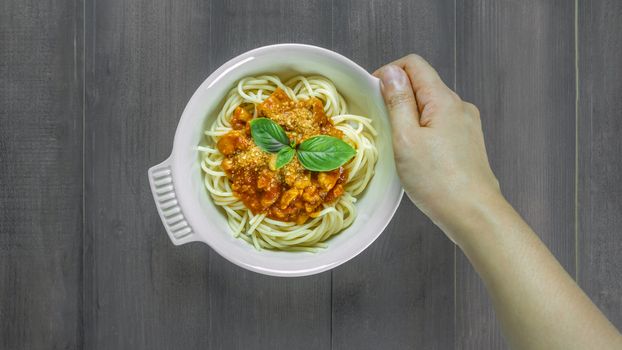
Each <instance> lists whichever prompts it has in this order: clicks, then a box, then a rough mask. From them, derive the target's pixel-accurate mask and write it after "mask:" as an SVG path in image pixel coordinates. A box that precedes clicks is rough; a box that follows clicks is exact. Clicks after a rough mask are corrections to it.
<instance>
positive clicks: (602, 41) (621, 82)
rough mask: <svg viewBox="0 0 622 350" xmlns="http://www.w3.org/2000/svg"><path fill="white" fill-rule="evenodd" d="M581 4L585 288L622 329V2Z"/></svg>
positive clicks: (581, 244)
mask: <svg viewBox="0 0 622 350" xmlns="http://www.w3.org/2000/svg"><path fill="white" fill-rule="evenodd" d="M579 4H580V6H579V18H578V24H579V27H578V30H579V42H578V47H579V84H580V85H579V92H580V94H579V123H578V126H579V130H578V131H579V134H578V135H579V145H580V147H579V155H578V156H579V198H578V199H579V203H578V205H579V207H578V208H579V242H578V243H579V244H578V248H579V251H578V253H579V256H578V264H579V285H580V286H581V287H582V288H584V290H585V292H586V293H587V294H588V295H589V296H590V298H592V300H593V301H594V303H595V304H596V305H597V306H599V307H600V308H601V310H602V311H603V312H604V313H605V314H606V315H607V316H608V317H609V319H610V320H611V322H612V323H613V324H614V325H615V326H617V328H618V329H622V240H621V239H620V237H622V183H621V182H620V179H621V174H622V156H621V155H622V137H621V136H622V65H621V64H620V63H621V60H620V57H622V22H621V21H620V18H622V3H620V2H619V1H606V0H603V1H580V2H579Z"/></svg>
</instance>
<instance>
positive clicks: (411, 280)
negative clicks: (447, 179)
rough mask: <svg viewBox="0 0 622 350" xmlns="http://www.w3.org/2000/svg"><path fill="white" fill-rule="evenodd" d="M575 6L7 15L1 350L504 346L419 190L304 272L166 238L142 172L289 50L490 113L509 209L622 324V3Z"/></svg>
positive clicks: (316, 2) (1, 121)
mask: <svg viewBox="0 0 622 350" xmlns="http://www.w3.org/2000/svg"><path fill="white" fill-rule="evenodd" d="M578 5H579V6H578V8H575V4H574V3H573V2H568V1H562V0H557V1H549V2H543V1H536V0H529V1H522V2H517V1H509V0H503V1H492V0H485V1H484V0H478V1H464V0H455V1H453V0H448V1H436V0H416V1H406V0H394V1H380V0H343V1H341V0H340V1H334V0H332V1H330V0H311V1H285V0H280V1H269V0H259V1H258V0H236V1H226V0H218V1H216V0H212V1H203V0H180V1H172V0H155V1H147V0H136V1H130V2H128V1H122V0H110V1H105V2H103V1H95V0H84V3H83V2H82V1H80V0H78V1H76V2H61V1H51V2H35V1H17V0H9V1H4V2H2V3H1V4H0V349H11V350H12V349H54V348H63V349H75V348H85V349H175V348H176V349H381V348H383V349H406V348H418V349H449V348H455V349H463V348H466V349H498V348H504V347H505V344H504V341H503V339H502V336H501V334H500V331H499V326H498V324H497V321H496V320H495V317H494V314H493V310H492V308H491V306H490V302H489V300H488V297H487V295H486V293H485V290H484V288H483V285H482V284H481V282H480V280H479V278H478V277H477V275H476V274H475V273H474V271H473V270H472V268H471V267H470V265H469V264H468V261H467V260H466V258H465V257H464V256H463V255H462V254H461V253H460V252H457V251H456V250H455V248H454V246H453V245H452V244H451V243H450V242H449V241H448V240H447V239H446V238H445V237H444V235H443V234H442V233H441V232H440V231H439V230H438V229H437V228H436V227H435V226H434V225H433V224H432V223H431V222H430V221H429V220H428V219H427V218H425V216H424V215H422V214H421V213H420V212H419V211H418V210H417V209H416V208H415V207H414V206H413V205H412V204H411V203H410V202H409V201H408V200H407V199H405V200H404V201H403V203H402V205H401V206H400V208H399V210H398V212H397V214H396V216H395V218H394V220H393V221H392V223H391V224H390V225H389V227H388V228H387V230H386V232H385V233H384V234H383V235H382V236H381V237H380V238H379V239H378V241H377V242H376V243H374V244H373V245H372V246H371V247H370V248H369V249H367V250H366V251H365V252H363V253H362V254H361V255H360V256H358V257H356V258H355V259H353V260H352V261H351V262H349V263H347V264H345V265H343V266H340V267H338V268H337V269H335V270H334V271H332V272H325V273H322V274H319V275H316V276H311V277H305V278H293V279H284V278H272V277H267V276H263V275H258V274H255V273H252V272H248V271H245V270H243V269H241V268H238V267H236V266H234V265H232V264H230V263H229V262H227V261H225V260H224V259H223V258H221V257H220V256H219V255H217V254H216V253H214V252H213V251H211V250H210V249H209V248H208V247H206V246H205V245H202V244H198V243H195V244H188V245H185V246H180V247H174V246H173V245H172V244H171V243H170V242H169V240H168V238H167V236H166V234H165V232H164V229H163V227H162V224H161V223H160V219H159V217H158V215H157V213H156V211H155V208H154V206H153V203H152V197H151V194H150V192H149V186H148V182H147V177H146V171H147V168H148V167H149V166H151V165H154V164H156V163H158V162H160V161H162V160H163V159H165V158H166V157H167V156H168V154H169V152H170V149H171V146H172V140H173V134H174V131H175V128H176V126H177V122H178V118H179V115H180V114H181V112H182V110H183V108H184V106H185V104H186V102H187V100H188V98H189V97H190V96H191V94H192V93H193V92H194V90H195V89H196V87H197V86H198V85H199V84H200V83H201V82H202V81H203V79H205V77H207V76H208V75H209V73H211V72H212V71H213V70H214V69H216V68H217V67H218V66H220V65H221V64H222V63H224V62H225V61H226V60H228V59H229V58H231V57H233V56H235V55H237V54H239V53H242V52H244V51H246V50H248V49H251V48H254V47H257V46H261V45H266V44H272V43H280V42H301V43H308V44H315V45H319V46H323V47H326V48H329V49H333V50H335V51H337V52H340V53H342V54H344V55H346V56H348V57H350V58H352V59H353V60H355V61H356V62H358V63H360V64H361V65H362V66H363V67H364V68H366V69H368V70H369V71H373V70H374V69H376V68H377V67H378V66H380V65H382V64H384V63H386V62H389V61H391V60H393V59H396V58H398V57H400V56H403V55H405V54H407V53H410V52H416V53H419V54H420V55H422V56H424V57H425V58H426V59H428V60H429V61H430V62H431V63H432V64H433V65H434V66H435V67H436V68H437V69H438V70H439V73H440V75H441V77H442V78H443V79H444V80H445V81H446V82H447V84H448V85H450V86H453V87H455V88H456V89H457V91H458V93H459V94H460V95H461V96H462V97H463V98H464V99H465V100H468V101H470V102H473V103H475V104H476V105H478V106H479V107H480V110H481V113H482V121H483V126H484V132H485V135H486V144H487V148H488V151H489V154H490V159H491V163H492V166H493V169H494V170H495V172H496V174H497V176H498V177H499V180H500V181H501V184H502V188H503V191H504V193H505V194H506V196H507V197H508V199H509V200H510V202H511V203H512V204H514V205H515V206H516V208H517V209H518V211H519V212H520V213H521V214H522V215H523V216H524V217H525V219H526V220H527V221H528V222H529V223H530V224H531V225H532V226H533V227H534V229H535V230H536V231H537V232H538V233H539V234H540V237H542V239H543V241H544V242H545V243H546V244H547V245H548V246H549V247H550V248H551V250H552V251H553V253H554V254H555V256H557V257H558V259H560V261H561V263H562V265H563V266H564V267H565V268H566V269H567V270H568V271H569V272H570V273H571V275H573V276H578V280H579V283H580V285H581V286H582V287H583V288H585V290H586V292H587V293H588V294H589V295H590V296H591V297H592V298H593V299H594V301H595V302H596V304H597V305H598V306H599V307H601V308H602V309H603V311H604V312H605V313H606V314H607V315H608V316H609V317H610V319H611V320H612V321H613V322H614V324H616V326H618V327H622V316H621V315H622V284H621V283H622V282H621V281H622V254H620V251H622V245H621V244H622V243H620V239H619V237H620V232H621V231H622V220H621V217H622V216H621V215H620V214H621V213H622V184H621V183H620V173H621V172H622V161H621V159H622V158H621V157H620V156H619V155H620V154H621V152H622V141H620V140H621V139H622V138H621V137H620V135H622V122H621V121H620V120H622V116H621V114H622V103H621V102H620V101H622V99H621V98H620V96H622V84H621V83H620V81H622V68H621V65H620V57H621V56H622V27H621V25H620V21H619V19H620V18H622V6H621V5H620V4H619V3H618V2H617V1H613V0H598V1H579V2H578ZM575 20H577V21H575ZM575 30H576V31H577V32H576V33H578V37H579V40H578V45H577V48H578V51H575ZM577 53H578V55H577ZM577 59H578V61H577ZM576 62H578V67H577V68H578V75H577V74H575V63H576ZM577 83H578V86H579V90H578V91H577V90H576V89H575V87H576V86H577ZM577 92H578V94H577ZM577 96H578V97H579V100H578V106H579V107H578V109H575V98H576V97H577ZM577 140H578V142H577ZM577 169H578V171H577ZM577 200H578V202H577ZM577 203H578V205H577ZM83 209H84V210H83Z"/></svg>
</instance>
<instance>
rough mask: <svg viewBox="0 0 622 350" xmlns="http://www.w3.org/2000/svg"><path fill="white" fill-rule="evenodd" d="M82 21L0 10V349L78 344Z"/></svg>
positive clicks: (76, 15) (54, 9) (51, 8)
mask: <svg viewBox="0 0 622 350" xmlns="http://www.w3.org/2000/svg"><path fill="white" fill-rule="evenodd" d="M81 12H82V10H81V8H80V5H79V3H78V4H74V3H69V2H68V3H62V2H60V1H46V2H38V1H33V2H21V1H10V2H6V1H2V2H0V348H1V349H50V348H52V347H56V348H76V347H78V346H79V345H80V344H81V342H82V332H81V328H80V325H81V317H82V303H81V298H82V264H81V262H82V91H83V89H82V82H83V79H82V54H81V53H82V51H83V48H82V32H81V28H82V19H81V16H80V13H81Z"/></svg>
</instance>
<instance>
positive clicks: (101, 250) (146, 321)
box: [84, 0, 212, 349]
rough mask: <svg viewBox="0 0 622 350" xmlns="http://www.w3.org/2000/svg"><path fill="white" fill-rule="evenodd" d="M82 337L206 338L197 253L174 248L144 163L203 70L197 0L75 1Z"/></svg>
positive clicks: (203, 28)
mask: <svg viewBox="0 0 622 350" xmlns="http://www.w3.org/2000/svg"><path fill="white" fill-rule="evenodd" d="M86 14H87V18H86V21H87V26H86V40H87V42H88V45H87V47H86V72H87V74H86V87H87V101H86V102H87V105H86V115H87V120H86V135H85V136H86V140H87V141H86V145H85V146H86V148H85V152H86V153H85V159H86V172H85V180H86V181H85V182H86V188H85V196H86V201H87V207H86V213H85V224H86V231H85V259H84V271H85V281H84V284H85V285H84V293H85V295H84V301H85V308H84V313H85V314H84V323H85V325H84V336H85V340H84V347H85V348H87V349H194V348H206V347H208V345H209V339H210V336H211V334H209V328H210V322H211V321H212V318H211V317H212V316H211V308H210V304H209V302H208V294H209V291H210V289H211V285H210V278H209V271H208V269H209V259H208V256H209V253H208V250H207V249H206V248H205V246H203V245H199V244H191V245H187V246H183V247H174V246H173V245H172V244H171V242H170V240H169V239H168V237H167V235H166V233H165V232H164V228H163V226H162V223H161V222H160V218H159V217H158V215H157V213H156V211H155V207H154V204H153V197H152V195H151V193H150V190H149V185H148V181H147V169H148V168H149V167H150V166H152V165H155V164H157V163H159V162H161V161H162V160H164V159H165V158H166V157H167V156H168V155H169V153H170V151H171V148H172V140H173V135H174V132H175V128H176V125H177V121H178V120H179V116H180V114H181V111H182V110H183V108H184V106H185V103H186V102H187V100H188V99H189V97H190V95H191V94H192V93H193V92H194V89H196V87H197V86H198V85H199V84H200V83H201V81H202V80H203V78H204V77H205V76H206V75H207V74H208V73H209V62H208V60H209V55H208V52H209V41H208V39H206V38H208V35H207V34H206V33H209V27H210V23H211V21H210V17H211V16H210V12H209V4H206V3H204V2H203V1H192V0H188V1H161V0H160V1H133V2H126V1H117V0H111V1H106V2H95V1H89V2H87V7H86Z"/></svg>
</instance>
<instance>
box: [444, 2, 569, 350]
mask: <svg viewBox="0 0 622 350" xmlns="http://www.w3.org/2000/svg"><path fill="white" fill-rule="evenodd" d="M457 5H458V6H457V13H458V14H459V16H458V17H457V23H456V33H457V41H456V42H457V48H456V50H457V62H456V67H457V70H456V71H457V78H456V82H457V92H458V94H459V95H461V96H462V98H463V99H464V100H467V101H470V102H472V103H474V104H475V105H477V106H478V107H479V109H480V111H481V116H482V125H483V128H484V135H485V139H486V148H487V150H488V154H489V158H490V162H491V166H492V168H493V171H494V172H495V174H496V175H497V177H498V179H499V182H500V183H501V188H502V191H503V193H504V194H505V195H506V197H507V199H508V201H509V202H510V203H512V204H513V205H514V206H515V208H516V209H517V211H518V212H519V213H521V215H522V216H523V217H524V218H525V220H526V221H527V222H528V223H529V224H530V225H531V226H532V227H533V229H534V230H535V231H536V232H537V233H538V234H539V236H540V237H541V238H542V240H543V241H544V243H545V244H546V245H547V246H548V247H549V248H550V249H551V251H552V252H553V254H554V255H555V256H556V257H557V259H558V260H559V261H560V262H561V264H562V265H563V266H564V268H565V269H566V270H567V271H568V272H569V273H570V274H571V275H574V274H575V254H574V253H575V252H574V249H575V235H574V187H575V109H574V106H575V103H574V100H575V90H574V82H575V76H574V7H573V3H572V2H569V1H564V0H560V1H539V0H533V1H497V0H485V1H458V3H457ZM456 278H457V279H456V289H457V292H456V320H457V321H456V322H457V323H456V344H457V347H458V348H467V349H482V348H494V349H498V348H503V347H505V344H504V341H503V337H502V336H501V333H500V328H499V325H498V323H497V321H496V319H495V316H494V313H493V310H492V305H491V302H490V300H489V298H488V295H487V294H486V291H485V289H484V286H483V284H482V283H481V281H480V279H479V277H478V276H477V274H476V273H475V272H474V270H473V268H472V267H471V266H470V264H469V262H468V260H467V259H466V257H465V256H464V255H463V254H462V253H459V254H458V256H457V261H456Z"/></svg>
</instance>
